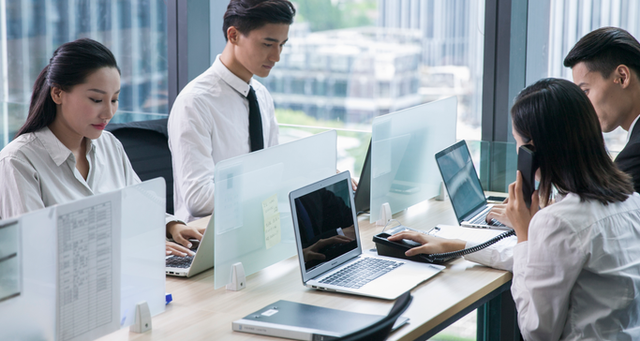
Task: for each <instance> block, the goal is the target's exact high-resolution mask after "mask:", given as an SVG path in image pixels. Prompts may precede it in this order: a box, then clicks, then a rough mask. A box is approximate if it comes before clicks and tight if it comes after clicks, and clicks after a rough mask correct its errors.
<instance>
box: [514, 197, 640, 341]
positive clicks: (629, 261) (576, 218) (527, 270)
mask: <svg viewBox="0 0 640 341" xmlns="http://www.w3.org/2000/svg"><path fill="white" fill-rule="evenodd" d="M511 293H512V295H513V298H514V301H515V303H516V307H517V309H518V324H519V326H520V331H521V332H522V335H523V336H524V339H525V340H545V341H546V340H559V339H560V340H640V195H638V193H634V194H633V195H632V196H630V197H629V198H628V199H627V200H626V201H624V202H621V203H614V204H609V205H602V204H601V203H600V202H598V201H595V200H587V201H584V202H580V197H579V196H578V195H576V194H568V195H567V196H566V197H564V198H562V199H561V200H559V201H556V203H555V204H553V205H550V206H548V207H547V208H545V209H542V210H540V211H539V212H538V213H537V214H536V215H535V216H534V217H533V219H532V220H531V223H530V225H529V236H528V241H526V242H522V243H519V244H517V245H516V246H515V248H514V250H513V284H512V286H511Z"/></svg>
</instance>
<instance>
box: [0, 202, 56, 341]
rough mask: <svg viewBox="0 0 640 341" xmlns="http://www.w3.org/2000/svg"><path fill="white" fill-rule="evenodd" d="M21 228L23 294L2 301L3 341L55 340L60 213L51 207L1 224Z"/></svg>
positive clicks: (20, 249)
mask: <svg viewBox="0 0 640 341" xmlns="http://www.w3.org/2000/svg"><path fill="white" fill-rule="evenodd" d="M7 224H11V225H13V226H15V227H17V228H18V231H19V232H18V235H19V239H20V242H19V243H20V245H19V249H18V252H19V259H20V264H19V266H20V276H21V278H20V279H19V281H20V282H21V287H20V295H18V296H14V297H12V298H8V299H6V300H3V301H0V316H2V318H0V340H55V337H56V253H57V245H56V214H55V208H54V207H49V208H45V209H42V210H38V211H35V212H32V213H29V214H25V215H23V216H21V217H20V218H17V219H11V220H3V221H0V225H7Z"/></svg>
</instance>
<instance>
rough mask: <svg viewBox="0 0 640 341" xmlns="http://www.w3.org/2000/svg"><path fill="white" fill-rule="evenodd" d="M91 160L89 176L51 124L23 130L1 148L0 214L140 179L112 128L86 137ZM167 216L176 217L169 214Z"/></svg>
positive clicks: (67, 200)
mask: <svg viewBox="0 0 640 341" xmlns="http://www.w3.org/2000/svg"><path fill="white" fill-rule="evenodd" d="M87 161H88V162H89V174H88V175H87V179H86V180H85V179H84V178H83V177H82V175H81V174H80V172H79V171H78V170H77V169H76V158H75V156H74V155H73V153H72V152H71V150H69V148H67V147H65V145H63V144H62V142H60V140H58V138H57V137H56V136H55V135H54V134H53V132H51V130H49V128H46V127H45V128H43V129H41V130H38V131H36V132H33V133H27V134H23V135H20V136H19V137H18V138H16V139H15V140H13V141H12V142H11V143H9V144H8V145H7V146H5V147H4V149H2V151H0V179H2V180H1V181H0V217H1V218H2V219H6V218H10V217H13V216H17V215H20V214H22V213H26V212H30V211H34V210H38V209H41V208H44V207H49V206H52V205H56V204H64V203H67V202H70V201H74V200H78V199H82V198H85V197H88V196H91V195H94V194H99V193H105V192H110V191H114V190H116V189H120V188H123V187H126V186H129V185H133V184H137V183H140V178H138V175H136V173H135V171H134V170H133V168H132V167H131V163H130V162H129V158H128V157H127V154H126V153H125V151H124V148H123V147H122V144H121V143H120V141H118V140H117V139H116V138H115V137H114V136H113V135H112V134H111V133H110V132H108V131H104V132H103V133H102V135H101V136H100V137H99V138H97V139H95V140H88V141H87ZM166 220H167V223H168V222H171V221H178V220H176V219H175V218H174V217H173V216H171V215H168V214H167V219H166Z"/></svg>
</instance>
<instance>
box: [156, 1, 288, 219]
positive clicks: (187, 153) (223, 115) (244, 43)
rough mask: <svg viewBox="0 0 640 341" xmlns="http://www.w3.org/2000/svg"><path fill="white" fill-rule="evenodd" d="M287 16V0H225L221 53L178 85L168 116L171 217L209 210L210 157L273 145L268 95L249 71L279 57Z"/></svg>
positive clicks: (259, 71)
mask: <svg viewBox="0 0 640 341" xmlns="http://www.w3.org/2000/svg"><path fill="white" fill-rule="evenodd" d="M294 15H295V9H294V7H293V5H292V4H291V3H290V2H289V1H287V0H231V2H230V3H229V6H228V7H227V11H226V13H225V14H224V24H223V32H224V34H225V39H226V40H227V44H226V46H225V48H224V50H223V51H222V54H220V55H218V56H217V57H216V60H215V62H214V63H213V65H212V66H211V67H210V68H209V69H208V70H206V71H205V72H203V73H202V74H201V75H200V76H198V77H196V78H195V79H194V80H193V81H191V82H190V83H189V84H187V86H186V87H185V88H184V89H183V90H182V92H180V94H179V95H178V97H177V98H176V101H175V103H174V104H173V108H172V109H171V114H170V115H169V122H168V130H169V148H170V149H171V154H172V158H173V177H174V203H175V214H176V216H177V217H179V218H181V219H183V220H185V221H191V220H194V219H195V218H197V217H203V216H207V215H210V214H211V213H212V212H213V202H214V200H213V195H214V182H213V176H214V167H215V165H216V163H217V162H220V161H222V160H225V159H228V158H231V157H234V156H238V155H243V154H246V153H250V152H252V151H256V150H259V149H262V148H266V147H271V146H274V145H277V144H278V123H277V122H276V118H275V112H274V106H273V99H272V98H271V95H270V94H269V92H268V91H267V89H266V88H265V87H264V86H263V85H262V84H260V83H259V82H258V81H256V80H255V79H252V77H253V75H258V76H260V77H267V76H268V75H269V72H270V71H271V69H272V68H273V66H274V65H275V64H276V62H278V61H279V60H280V53H281V52H282V48H283V46H284V44H285V43H286V42H287V40H288V34H289V26H290V25H291V23H293V16H294Z"/></svg>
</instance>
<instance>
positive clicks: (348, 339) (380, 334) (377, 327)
mask: <svg viewBox="0 0 640 341" xmlns="http://www.w3.org/2000/svg"><path fill="white" fill-rule="evenodd" d="M411 300H413V296H411V292H410V291H407V292H405V293H404V294H402V295H401V296H400V297H399V298H398V300H397V301H396V303H395V304H394V305H393V307H392V308H391V310H390V311H389V314H387V316H385V317H383V318H382V319H381V320H379V321H377V322H374V323H373V324H371V325H369V326H367V327H365V328H363V329H360V330H358V331H355V332H353V333H351V334H349V335H346V336H343V337H341V338H339V339H338V340H340V341H365V340H366V341H383V340H386V339H387V337H388V336H389V333H391V328H392V327H393V324H394V323H395V322H396V320H397V319H398V317H400V314H402V313H404V311H405V310H407V308H409V304H411Z"/></svg>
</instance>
